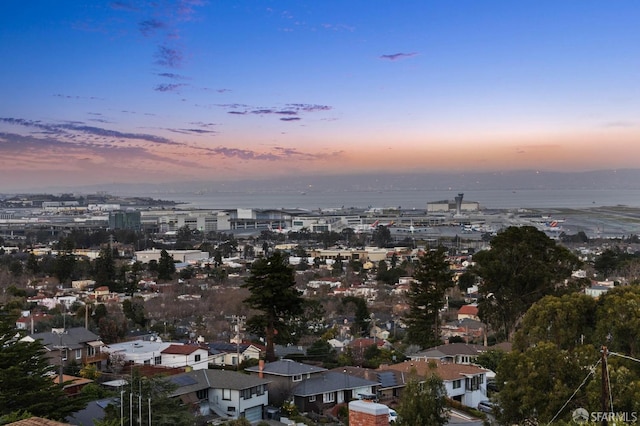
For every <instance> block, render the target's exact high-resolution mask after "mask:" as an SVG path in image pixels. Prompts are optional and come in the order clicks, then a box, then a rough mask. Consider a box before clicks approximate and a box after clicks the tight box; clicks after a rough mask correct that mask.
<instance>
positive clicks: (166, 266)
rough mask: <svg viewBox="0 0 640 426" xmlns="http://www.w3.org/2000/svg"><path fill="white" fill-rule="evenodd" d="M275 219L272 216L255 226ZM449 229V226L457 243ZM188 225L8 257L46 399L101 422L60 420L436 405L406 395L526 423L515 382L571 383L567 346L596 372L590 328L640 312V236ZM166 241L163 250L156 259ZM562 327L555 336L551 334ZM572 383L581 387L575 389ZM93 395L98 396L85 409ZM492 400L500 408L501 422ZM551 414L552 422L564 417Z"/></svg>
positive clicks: (14, 303)
mask: <svg viewBox="0 0 640 426" xmlns="http://www.w3.org/2000/svg"><path fill="white" fill-rule="evenodd" d="M76 207H77V206H76ZM452 209H453V211H452V212H451V213H450V214H451V217H452V218H454V217H456V215H457V214H458V213H456V211H455V209H456V205H455V204H453V207H452ZM244 213H246V212H244ZM244 213H243V214H244ZM265 213H266V212H265ZM169 214H170V215H171V214H176V213H175V212H170V213H169ZM274 214H275V212H270V213H269V215H271V216H265V218H258V217H257V216H256V218H255V219H252V220H251V221H252V223H253V225H251V229H256V226H257V224H258V223H263V224H264V223H268V222H269V221H273V220H274V219H273V218H274V216H273V215H274ZM288 214H291V216H290V219H291V220H292V221H293V222H295V219H294V218H295V217H296V216H295V214H293V213H288ZM178 217H181V218H183V219H184V218H185V217H186V216H183V215H180V214H178ZM196 217H201V216H196ZM242 218H243V219H242V220H243V221H244V223H245V225H246V226H247V227H248V223H249V222H248V221H247V219H246V216H242ZM326 218H327V216H324V219H325V220H326ZM352 219H353V218H352ZM352 219H350V220H351V222H349V221H347V223H352V222H353V220H352ZM458 219H459V218H458ZM279 220H281V221H282V224H286V225H288V222H286V220H288V219H284V218H281V219H279ZM306 220H307V221H308V220H309V219H306ZM447 220H448V219H442V220H441V221H436V222H437V223H438V224H439V225H438V224H434V225H432V226H434V227H438V226H450V225H445V224H446V223H447ZM293 222H292V223H293ZM116 223H117V222H116ZM127 223H134V224H135V223H138V222H136V221H133V222H131V221H129V222H127ZM140 223H141V222H140ZM158 223H165V219H162V220H159V222H158ZM177 223H178V222H176V224H177ZM179 223H180V224H182V226H181V227H179V228H178V229H176V230H175V231H174V230H172V229H170V230H167V231H164V230H163V231H161V230H160V229H163V228H162V227H159V228H157V231H158V232H156V233H154V234H153V237H150V235H149V234H146V235H144V234H142V233H140V231H136V230H134V229H109V228H107V229H105V230H99V229H85V230H75V229H72V230H63V229H62V228H61V229H60V230H59V231H56V233H54V234H50V235H48V237H54V238H56V239H55V240H53V239H51V240H50V241H48V240H46V239H45V240H43V241H40V242H39V243H37V244H36V243H35V241H33V243H32V244H30V245H25V244H24V243H20V240H19V239H18V240H15V241H16V243H17V245H14V246H10V245H8V244H7V243H8V242H9V239H6V240H5V241H4V243H3V245H2V249H1V250H2V259H1V260H2V262H3V263H2V265H5V266H3V267H4V268H5V269H3V270H4V271H6V272H4V275H1V276H0V283H1V284H2V285H3V286H4V287H3V289H4V291H3V293H2V295H3V296H2V300H1V307H2V310H3V312H4V313H5V314H3V318H7V319H9V318H10V319H11V321H10V322H7V323H6V324H5V326H6V327H9V328H8V329H11V330H13V333H14V334H13V335H15V333H18V335H19V336H20V338H19V339H18V340H15V339H14V340H12V338H11V337H10V336H11V335H10V334H6V335H5V338H6V339H7V340H6V342H7V343H6V344H7V345H18V346H20V347H21V346H24V347H25V348H27V347H30V348H32V349H33V350H35V349H36V348H37V347H41V349H38V350H41V352H40V353H41V359H42V360H43V361H44V362H45V363H46V366H43V367H42V368H44V369H45V370H46V371H47V375H48V377H49V378H48V380H49V381H48V382H47V383H49V385H47V386H53V385H56V386H60V390H62V391H64V394H65V395H66V397H67V398H71V399H69V401H72V402H73V404H75V405H78V406H79V405H84V408H82V409H77V410H75V411H73V412H71V411H69V412H68V413H66V414H65V415H59V416H58V417H56V420H66V421H68V422H69V423H71V424H80V423H78V422H80V421H81V420H79V419H84V420H83V421H84V422H86V421H87V419H95V420H96V421H98V420H100V419H111V420H114V421H118V420H121V419H124V418H125V417H126V418H129V417H128V416H130V414H129V411H130V412H131V413H133V412H134V411H136V410H138V411H139V414H138V417H140V418H142V417H144V416H147V417H148V419H149V420H148V421H152V420H150V419H152V418H155V419H156V420H158V421H160V420H159V419H167V420H166V421H171V422H176V421H178V420H177V419H178V418H180V419H184V422H186V423H185V424H196V423H197V424H205V423H211V422H214V423H220V424H223V423H224V422H233V421H241V420H242V419H245V420H246V421H248V422H250V423H253V424H258V423H259V422H262V421H270V422H281V423H282V424H289V423H287V422H290V421H302V420H304V421H305V422H308V424H316V423H332V424H336V425H337V424H343V423H346V422H348V421H349V419H350V417H351V415H356V414H354V413H356V412H358V413H360V411H358V410H363V411H362V413H360V414H362V415H366V416H369V415H370V414H371V415H372V416H373V417H374V418H375V417H376V416H378V415H380V412H379V410H382V411H384V410H385V409H386V410H387V411H386V412H385V414H384V416H381V415H380V416H381V418H382V417H384V418H385V419H386V420H384V421H387V422H389V421H391V422H396V421H398V420H397V419H400V421H402V418H403V416H405V418H411V417H410V416H411V415H413V413H412V412H411V410H415V409H416V408H409V407H415V405H412V403H411V399H412V398H416V397H419V395H420V392H422V390H420V391H419V392H418V391H415V392H414V391H412V392H410V394H407V393H406V392H405V389H406V388H409V389H413V388H412V387H413V386H414V385H415V384H416V383H417V384H420V386H421V388H420V389H431V390H430V392H432V395H438V398H436V399H437V400H438V401H440V400H441V401H442V405H438V407H439V408H434V409H435V410H436V411H437V413H439V414H438V416H440V415H442V416H444V417H442V419H444V418H445V417H448V416H449V417H450V416H454V417H456V419H463V420H462V421H466V420H464V419H468V421H469V423H470V424H473V422H474V421H483V420H484V419H488V420H489V421H493V420H496V421H507V420H506V419H510V420H509V421H514V419H517V418H518V417H517V416H521V415H522V414H521V413H520V414H519V413H517V412H510V411H508V407H510V405H509V404H512V398H516V397H517V395H518V392H521V391H522V389H519V388H517V389H511V387H513V386H516V385H517V384H519V385H521V386H534V387H535V384H528V382H527V381H526V380H524V379H523V378H521V379H519V380H517V381H512V380H511V379H509V378H510V377H512V376H511V375H517V374H518V372H519V371H521V370H522V367H519V368H503V369H501V365H511V364H509V363H516V364H517V363H524V364H522V365H527V368H543V366H550V365H551V366H556V365H557V366H558V367H560V365H561V364H560V363H559V362H555V363H554V362H549V361H548V360H546V358H543V357H553V356H555V354H554V352H553V348H556V351H557V352H558V353H564V355H563V356H564V358H563V359H564V360H565V361H563V362H569V361H568V360H571V362H582V361H581V360H582V358H578V357H576V358H574V355H573V354H574V351H575V350H577V349H578V348H576V342H578V344H579V345H580V346H581V349H580V350H582V351H590V350H593V356H594V357H595V356H596V351H595V347H594V346H593V344H594V343H595V342H596V341H598V340H597V339H599V338H600V335H599V334H598V333H601V331H600V330H604V328H603V327H605V325H601V326H597V325H596V326H593V325H589V323H587V321H590V320H587V318H598V320H599V321H606V320H607V319H608V318H611V319H613V318H612V317H611V315H609V317H606V316H602V314H597V312H599V310H602V309H612V308H610V306H609V305H610V304H617V303H622V301H623V300H628V299H629V298H634V297H636V295H635V293H634V292H635V291H636V288H637V287H636V284H637V281H638V277H637V276H636V275H634V273H635V272H634V271H635V269H631V268H629V265H631V264H634V262H636V261H638V257H637V255H636V253H637V251H634V247H636V245H637V241H636V239H635V238H634V237H631V238H629V239H628V240H620V241H618V242H617V244H618V245H617V246H615V247H613V246H612V242H611V241H598V242H595V241H594V242H593V244H592V246H591V248H590V249H586V248H584V247H581V246H575V245H574V244H573V243H571V242H570V239H569V237H568V236H567V237H564V238H565V240H564V241H563V240H561V239H555V238H551V237H550V236H549V235H548V234H546V233H545V232H543V231H541V230H540V229H538V228H537V227H534V226H528V225H521V226H511V227H508V228H505V229H503V230H501V231H500V232H497V233H496V234H495V235H491V234H490V233H485V238H484V239H482V238H479V239H474V238H470V239H456V236H455V235H454V236H453V237H440V238H439V240H437V241H432V240H431V238H429V237H428V236H426V235H423V236H420V237H417V238H414V239H410V240H407V241H404V242H403V241H402V240H397V239H394V238H390V233H389V229H388V227H387V226H382V225H378V227H377V228H371V229H370V230H367V232H348V231H345V232H341V233H337V232H330V231H327V230H322V231H320V232H312V231H310V230H307V229H302V228H301V229H300V230H295V231H294V230H292V232H288V233H286V234H284V233H278V232H274V231H272V230H270V229H266V230H261V231H259V232H258V233H257V234H256V233H255V232H253V233H248V234H243V233H238V232H232V233H230V234H224V233H222V232H219V231H210V232H203V231H199V230H197V229H192V228H190V225H189V224H188V223H190V222H188V221H187V222H184V223H183V222H179ZM205 223H206V222H205ZM304 223H307V224H309V223H308V222H304ZM332 223H333V224H334V225H335V226H338V225H337V224H338V221H333V222H332ZM389 223H391V221H389ZM434 223H435V222H434ZM239 224H240V217H238V218H237V222H236V225H234V226H235V227H238V226H239ZM401 224H402V221H401V220H399V221H398V222H397V223H395V222H394V226H399V225H401ZM173 226H177V225H175V224H174V225H173ZM292 226H293V225H292ZM296 226H299V225H296ZM242 229H245V228H242ZM247 229H248V228H247ZM258 229H259V227H258ZM469 232H472V231H469ZM473 232H475V231H473ZM465 235H468V234H465ZM81 237H82V238H81ZM134 237H136V238H141V239H137V240H136V239H132V238H134ZM3 238H4V237H3ZM85 240H86V241H88V242H89V244H86V242H84V243H83V241H85ZM92 240H95V242H94V243H91V241H92ZM516 242H519V245H515V243H516ZM151 244H153V245H157V246H158V247H162V248H153V249H141V250H138V249H137V248H138V247H140V246H141V245H145V246H147V247H148V246H149V245H151ZM527 244H531V247H537V248H536V249H535V250H540V249H539V247H540V246H545V247H546V248H545V252H546V253H547V254H545V257H544V258H542V257H541V258H540V259H538V258H537V257H536V256H537V254H536V253H537V252H536V251H531V250H529V249H528V248H524V249H523V248H521V247H523V246H526V245H527ZM35 246H39V247H38V248H36V247H35ZM46 246H48V247H49V250H45V249H44V248H45V247H46ZM621 246H623V247H626V248H624V249H621V248H620V247H621ZM513 247H518V248H517V249H513ZM576 247H577V248H576ZM514 250H516V251H514ZM517 250H527V251H526V253H528V257H527V259H528V260H527V262H529V263H530V265H526V267H530V268H531V270H532V271H536V272H535V276H536V278H535V280H530V279H529V278H528V275H525V274H526V273H525V272H522V273H521V272H514V271H512V270H510V269H509V268H508V264H505V265H504V266H505V267H504V268H503V269H496V270H494V269H493V268H494V267H493V266H491V265H494V264H495V263H492V262H495V259H494V256H499V257H498V258H497V259H501V258H503V256H515V255H518V253H517ZM90 253H93V254H90ZM514 253H515V254H514ZM551 259H557V260H556V261H555V263H554V261H552V260H551ZM555 265H560V267H557V266H555ZM508 274H514V275H512V276H510V278H509V279H503V278H504V277H505V276H509V275H508ZM518 274H520V275H518ZM271 277H278V279H277V280H273V279H272V278H271ZM518 283H522V285H524V286H529V287H527V288H529V291H530V292H531V294H535V295H536V296H528V295H527V294H526V293H523V290H521V289H520V288H519V287H518V285H520V284H518ZM513 294H517V295H518V296H517V298H516V299H514V298H513ZM622 294H624V296H621V295H622ZM619 298H621V299H619ZM514 301H517V303H516V302H514ZM558 306H566V308H562V309H565V310H566V309H571V310H574V311H575V314H572V315H573V316H572V318H583V320H581V321H585V324H584V326H583V325H581V324H582V322H579V321H578V322H575V321H574V322H573V323H566V324H565V323H562V322H559V320H558V319H557V318H558V317H557V316H554V315H556V314H555V313H554V312H556V310H557V309H560V308H558ZM633 312H635V311H633ZM634 314H635V313H634ZM638 314H639V315H640V313H638ZM548 318H554V319H553V321H552V322H549V323H550V324H552V325H550V326H549V328H548V329H545V330H542V329H539V326H538V324H539V323H540V322H543V323H544V322H546V321H551V320H548ZM603 324H604V323H603ZM555 327H558V328H555ZM607 327H608V328H607V330H611V331H610V333H612V335H614V334H615V333H618V334H615V336H617V340H614V346H613V347H614V348H616V349H617V350H618V351H625V352H626V353H629V354H631V355H630V356H633V355H632V354H633V353H634V350H635V347H634V346H633V345H632V344H631V343H630V342H629V343H624V342H627V341H628V339H626V336H625V335H624V334H620V333H622V331H617V330H618V329H616V328H615V327H614V326H611V325H608V326H607ZM612 327H614V328H612ZM616 327H617V326H616ZM568 332H571V333H574V334H573V335H570V336H566V335H567V333H568ZM565 336H566V337H565ZM572 336H573V337H572ZM33 345H36V346H33ZM39 345H41V346H39ZM545 345H555V346H553V348H552V347H550V346H545ZM615 345H617V346H615ZM18 346H16V348H17V347H18ZM25 350H26V349H25ZM30 350H31V349H30ZM542 350H547V351H548V352H544V353H541V352H540V351H542ZM562 351H564V352H562ZM576 353H577V352H576ZM526 357H533V358H532V359H530V360H528V361H526V362H525V360H526V359H527V358H526ZM543 360H545V361H543ZM596 361H597V357H596V358H594V362H596ZM517 365H520V364H517ZM571 365H574V364H571ZM614 365H615V363H614ZM572 368H576V369H578V370H579V369H580V368H582V367H581V366H578V365H576V366H575V367H572ZM568 371H572V370H571V368H569V367H568V366H565V368H563V369H561V370H558V372H557V373H553V374H561V373H562V374H566V372H568ZM535 374H536V373H535V372H534V371H532V372H530V375H529V376H528V377H534V376H535ZM573 380H577V378H576V379H574V378H565V379H563V380H562V383H564V385H566V387H567V389H566V392H569V388H570V386H572V383H573ZM632 380H635V379H632ZM506 383H508V385H507V384H506ZM555 389H556V390H557V389H558V387H557V385H556V388H555ZM549 391H552V390H549ZM416 392H417V393H416ZM563 392H564V391H563ZM88 395H91V396H92V397H94V399H93V400H91V401H87V402H86V403H85V402H84V401H85V398H86V397H88ZM416 395H418V396H416ZM563 395H564V394H562V393H560V394H559V396H558V398H560V399H561V398H562V397H563ZM588 397H590V396H589V394H587V395H585V398H588ZM145 399H146V404H147V406H145ZM81 402H82V404H81ZM354 402H358V404H353V403H354ZM360 403H365V404H366V403H370V404H372V405H368V406H367V405H364V406H361V405H359V404H360ZM489 403H490V404H493V405H492V407H502V408H501V411H498V410H497V408H496V409H495V410H494V411H492V412H491V413H487V409H486V407H488V406H489V405H488V404H489ZM75 405H74V406H75ZM423 405H424V404H423ZM59 406H60V407H62V408H64V407H65V405H64V404H62V405H60V404H59ZM418 406H420V404H418ZM424 406H425V407H426V405H424ZM381 407H382V408H381ZM385 407H386V408H385ZM550 407H553V405H552V406H550ZM71 408H72V407H71V406H69V410H71ZM352 408H353V409H352ZM479 408H480V409H479ZM558 408H559V407H558ZM551 409H552V408H548V410H549V413H546V412H545V411H544V407H543V406H540V407H539V408H537V411H536V412H537V413H538V414H539V413H541V412H542V413H543V415H547V414H548V415H550V416H552V414H551V413H550V410H551ZM369 411H371V413H369ZM145 413H146V414H145ZM178 413H181V414H180V416H181V417H175V416H178ZM363 413H364V414H363ZM372 413H373V414H372ZM390 413H395V414H390ZM33 414H37V415H41V416H44V414H46V413H39V412H37V413H33ZM554 414H555V413H554ZM358 415H359V414H358ZM141 416H142V417H141ZM172 416H173V417H172ZM394 416H397V417H394ZM487 416H492V417H487ZM45 417H46V416H45ZM391 417H393V419H392V420H390V419H391ZM494 417H495V418H494ZM438 418H440V417H438ZM168 419H172V420H168ZM292 419H297V420H292ZM180 421H182V420H180ZM376 421H377V420H376ZM380 421H382V420H380ZM74 422H76V423H74ZM445 423H446V422H445ZM443 424H444V423H443Z"/></svg>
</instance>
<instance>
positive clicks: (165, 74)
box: [156, 72, 188, 80]
mask: <svg viewBox="0 0 640 426" xmlns="http://www.w3.org/2000/svg"><path fill="white" fill-rule="evenodd" d="M156 75H157V76H160V77H164V78H170V79H172V80H188V78H187V77H185V76H183V75H180V74H176V73H172V72H159V73H156Z"/></svg>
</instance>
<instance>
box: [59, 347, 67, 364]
mask: <svg viewBox="0 0 640 426" xmlns="http://www.w3.org/2000/svg"><path fill="white" fill-rule="evenodd" d="M60 351H61V353H60V356H61V357H62V360H63V361H66V360H67V348H62V349H60Z"/></svg>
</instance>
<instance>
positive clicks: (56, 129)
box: [0, 117, 182, 145]
mask: <svg viewBox="0 0 640 426" xmlns="http://www.w3.org/2000/svg"><path fill="white" fill-rule="evenodd" d="M0 122H2V123H7V124H12V125H17V126H22V127H26V128H33V129H38V130H39V131H44V132H46V133H47V134H50V135H59V136H66V137H75V136H77V134H84V135H94V136H101V137H105V138H111V139H132V140H141V141H145V142H151V143H154V144H164V145H182V144H180V143H178V142H175V141H172V140H170V139H167V138H165V137H162V136H156V135H151V134H146V133H129V132H119V131H117V130H111V129H105V128H102V127H95V126H87V125H85V124H81V123H78V122H74V123H62V124H48V123H43V122H41V121H34V120H26V119H23V118H11V117H0ZM74 133H75V134H74Z"/></svg>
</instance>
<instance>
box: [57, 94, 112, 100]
mask: <svg viewBox="0 0 640 426" xmlns="http://www.w3.org/2000/svg"><path fill="white" fill-rule="evenodd" d="M53 96H54V97H56V98H62V99H78V100H82V99H90V100H100V101H102V100H104V99H103V98H98V97H96V96H77V95H64V94H62V93H56V94H54V95H53Z"/></svg>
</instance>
